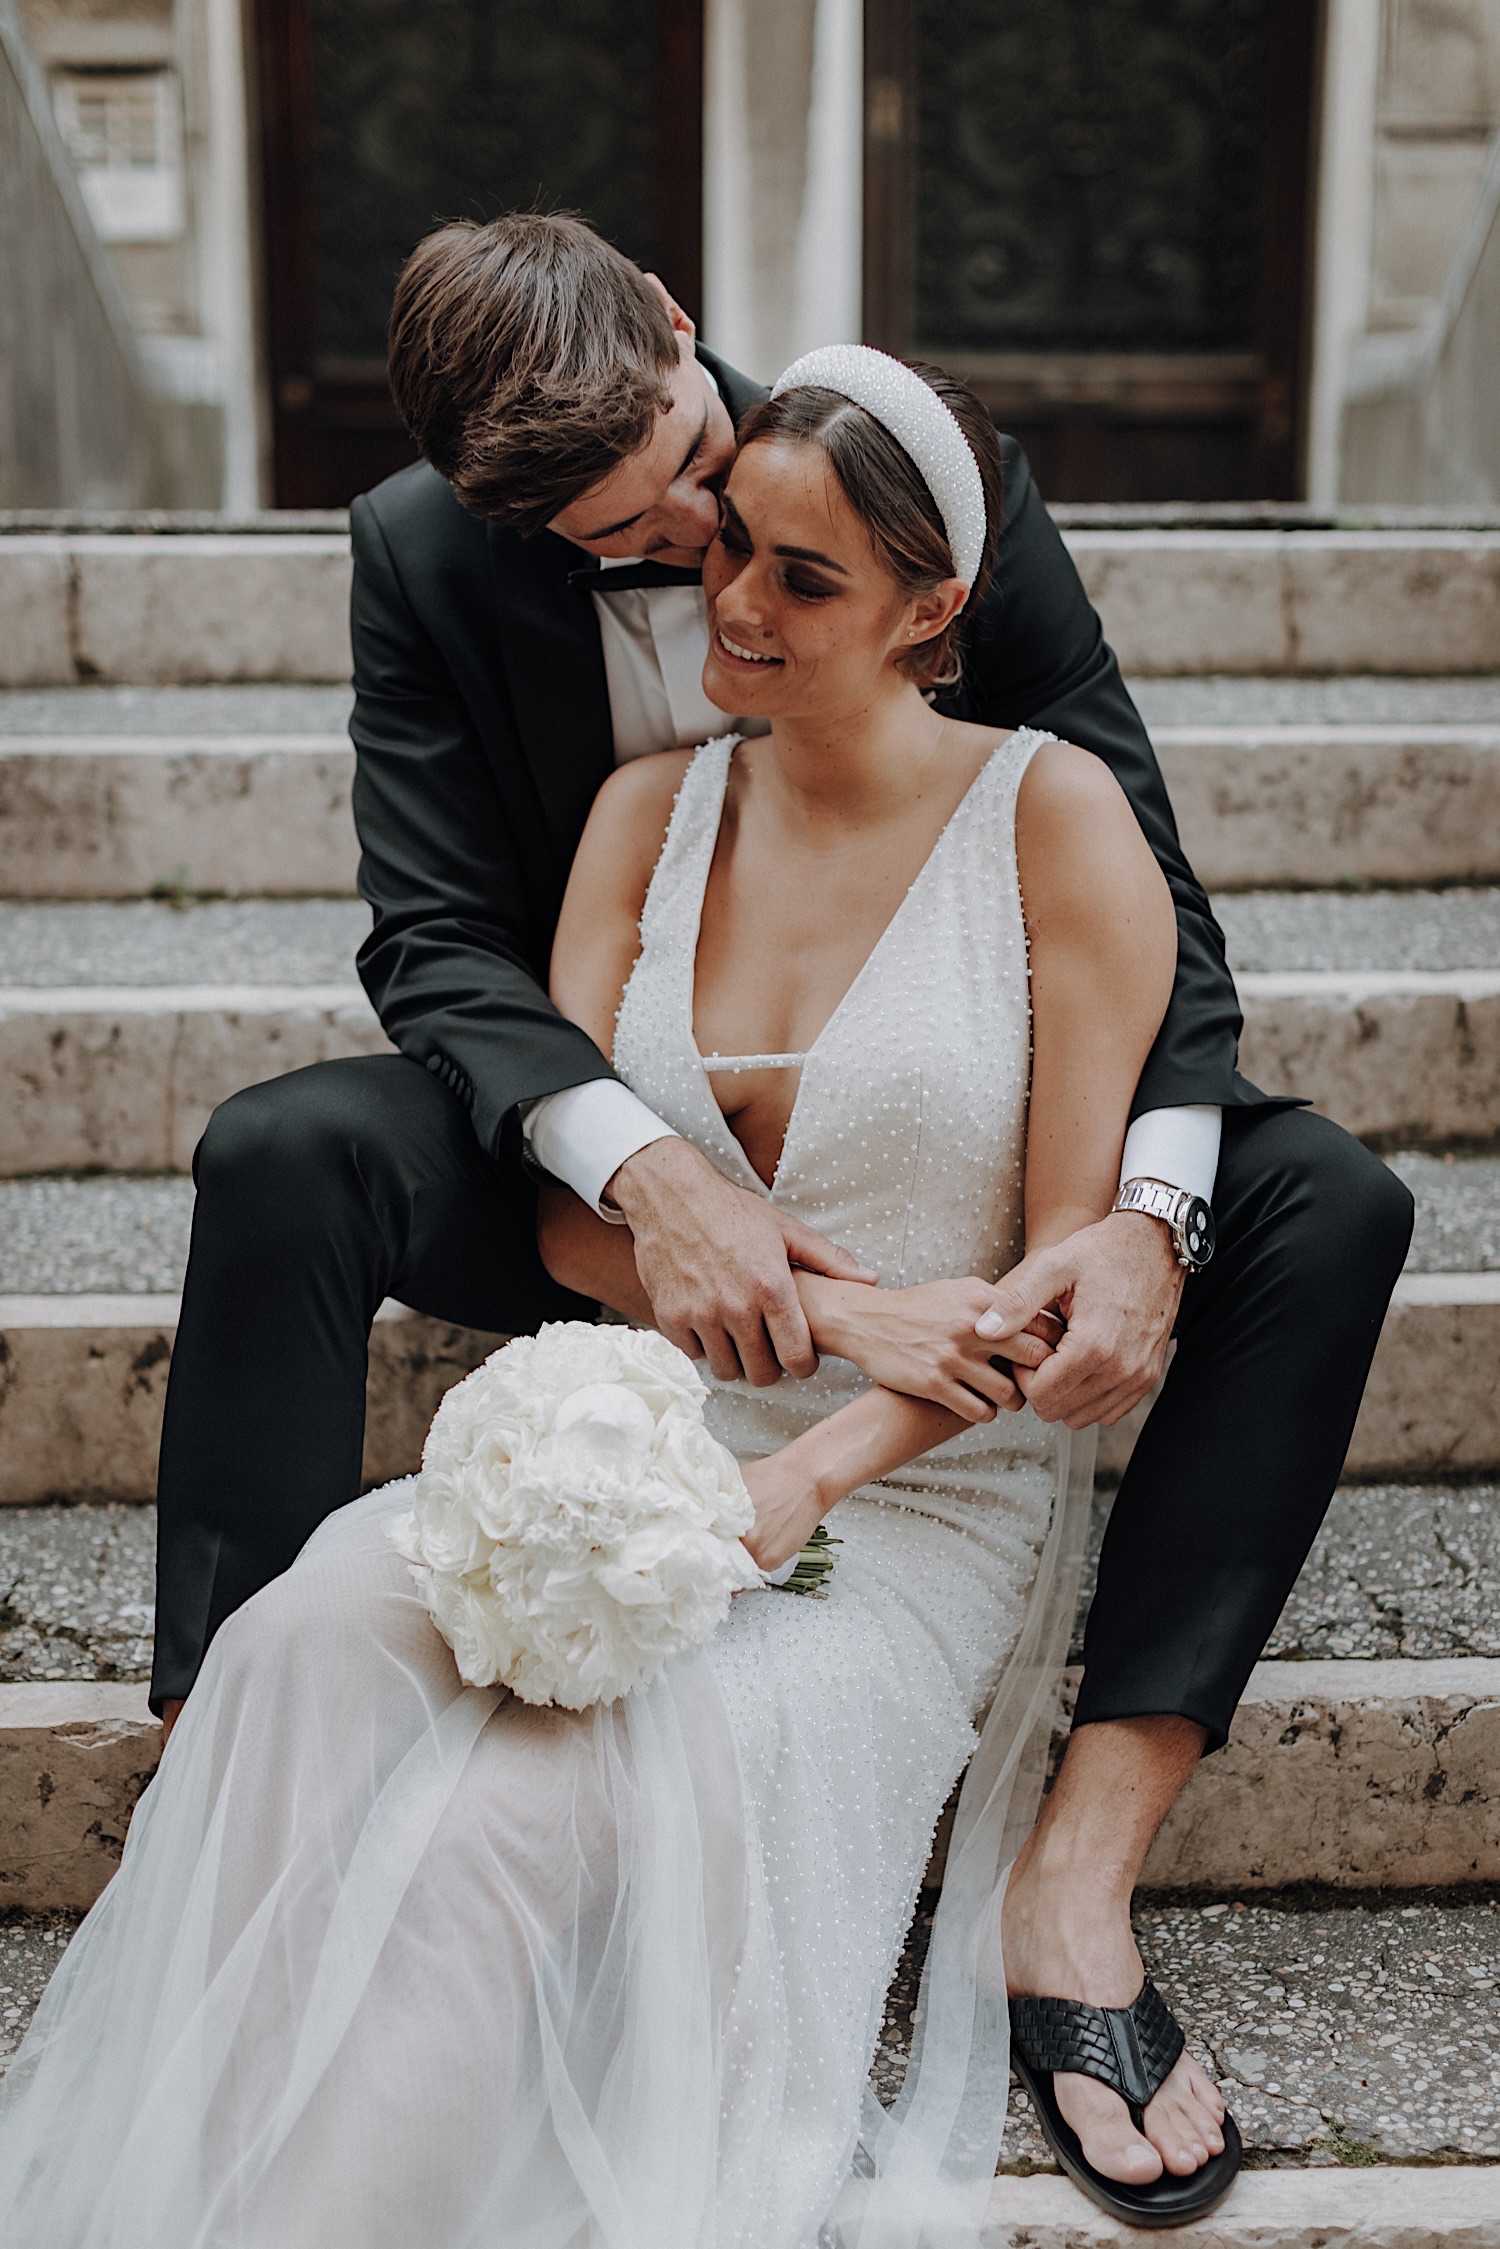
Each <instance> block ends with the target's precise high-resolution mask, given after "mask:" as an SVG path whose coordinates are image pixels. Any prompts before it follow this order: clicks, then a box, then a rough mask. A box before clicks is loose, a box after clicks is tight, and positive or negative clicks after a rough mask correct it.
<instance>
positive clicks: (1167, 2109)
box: [1145, 2055, 1224, 2178]
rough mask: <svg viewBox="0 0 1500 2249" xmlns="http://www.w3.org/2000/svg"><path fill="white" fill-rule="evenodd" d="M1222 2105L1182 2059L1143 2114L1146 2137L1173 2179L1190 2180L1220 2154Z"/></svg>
mask: <svg viewBox="0 0 1500 2249" xmlns="http://www.w3.org/2000/svg"><path fill="white" fill-rule="evenodd" d="M1223 2120H1224V2104H1223V2102H1222V2100H1220V2098H1219V2096H1218V2094H1217V2092H1216V2091H1215V2090H1214V2087H1213V2084H1212V2081H1211V2080H1210V2079H1209V2077H1208V2076H1207V2074H1206V2072H1205V2071H1203V2070H1202V2069H1201V2068H1200V2067H1199V2066H1198V2064H1197V2063H1196V2062H1194V2061H1192V2060H1190V2059H1189V2058H1188V2057H1187V2056H1186V2055H1184V2056H1183V2058H1182V2060H1181V2061H1179V2062H1178V2064H1177V2067H1176V2068H1175V2069H1174V2070H1173V2071H1172V2074H1171V2076H1170V2077H1169V2078H1168V2079H1167V2081H1166V2083H1165V2084H1164V2085H1163V2086H1162V2088H1161V2091H1160V2092H1159V2093H1158V2094H1157V2096H1156V2098H1155V2100H1154V2101H1152V2103H1151V2105H1150V2107H1149V2108H1148V2109H1147V2110H1146V2117H1145V2124H1146V2137H1147V2139H1148V2140H1149V2141H1150V2142H1151V2145H1152V2146H1153V2147H1154V2148H1155V2149H1156V2151H1157V2153H1158V2154H1159V2155H1160V2157H1161V2160H1162V2163H1163V2165H1164V2166H1165V2168H1166V2169H1167V2170H1168V2171H1170V2172H1171V2173H1172V2174H1173V2176H1174V2177H1175V2178H1190V2177H1191V2176H1192V2174H1193V2172H1194V2171H1198V2170H1201V2169H1202V2167H1203V2165H1204V2164H1205V2163H1206V2162H1207V2161H1208V2159H1209V2157H1210V2156H1213V2155H1221V2154H1222V2153H1223V2151H1224V2134H1223V2131H1222V2130H1221V2126H1222V2124H1223Z"/></svg>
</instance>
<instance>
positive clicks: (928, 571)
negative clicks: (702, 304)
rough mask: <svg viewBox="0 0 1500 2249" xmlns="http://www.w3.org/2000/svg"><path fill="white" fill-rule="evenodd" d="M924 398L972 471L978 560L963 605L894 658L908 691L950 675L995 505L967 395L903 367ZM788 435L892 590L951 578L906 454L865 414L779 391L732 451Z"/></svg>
mask: <svg viewBox="0 0 1500 2249" xmlns="http://www.w3.org/2000/svg"><path fill="white" fill-rule="evenodd" d="M908 364H909V365H910V366H911V369H912V372H913V374H916V375H920V376H921V378H922V380H923V382H924V383H925V384H926V385H927V387H928V389H929V390H933V391H936V393H937V395H938V397H939V398H940V399H941V400H942V402H943V404H944V405H945V406H946V407H947V408H948V410H949V412H950V413H951V414H952V415H953V418H954V420H955V421H956V422H957V423H958V426H959V428H960V429H961V430H962V431H963V433H964V436H965V437H966V438H967V440H968V443H969V450H970V452H971V453H972V454H973V455H974V458H975V460H976V461H977V462H978V464H979V476H980V481H981V483H982V484H983V486H984V508H985V518H986V521H985V533H984V553H983V556H982V557H981V560H980V564H979V569H978V571H977V573H976V575H975V579H974V583H973V585H972V586H971V587H970V588H969V599H968V601H967V603H966V605H965V607H964V608H963V609H962V610H961V611H960V612H959V615H958V616H957V617H955V618H954V620H953V622H952V624H951V625H949V626H948V627H947V628H946V629H945V630H944V631H943V632H940V633H939V634H937V636H936V637H935V638H934V639H932V640H924V641H922V642H921V643H920V644H919V645H918V646H917V647H916V648H913V649H912V650H911V651H910V653H909V654H907V655H903V656H900V657H898V658H897V660H896V661H897V669H898V670H899V671H900V672H902V673H903V674H904V676H905V677H906V678H907V679H909V680H911V681H912V682H913V684H914V685H915V686H917V687H921V688H928V687H947V686H950V685H951V684H952V683H953V681H955V680H956V679H957V678H958V676H959V670H960V665H961V656H960V648H959V639H960V630H961V627H962V624H963V620H964V618H965V617H966V616H968V615H970V614H971V613H972V611H973V609H974V607H975V604H976V603H977V602H978V601H979V600H980V599H981V598H982V596H983V594H984V590H985V588H986V586H988V584H989V582H990V572H991V571H992V570H993V568H994V565H995V548H996V545H997V544H998V542H999V537H1000V506H1001V499H1002V489H1001V468H1000V440H999V438H998V436H997V435H996V432H995V425H994V423H993V422H992V421H991V419H990V417H989V415H988V413H986V411H985V409H984V407H983V406H981V405H980V403H979V400H978V399H977V398H976V397H975V396H974V393H973V392H972V391H971V390H968V389H966V388H965V386H964V385H963V384H962V383H958V382H955V381H954V379H953V377H952V376H951V375H945V374H944V373H943V370H942V368H941V367H929V366H926V365H924V364H922V363H921V362H919V361H915V360H914V361H910V362H909V363H908ZM765 437H789V438H795V439H797V440H799V441H800V442H801V443H803V444H806V445H816V446H819V447H820V448H821V450H822V451H823V452H824V453H825V454H826V455H827V458H828V464H829V467H830V468H831V469H832V470H833V473H834V475H835V476H836V477H837V478H838V480H839V485H840V488H841V489H842V491H843V494H844V497H845V498H846V499H847V500H848V502H849V505H850V506H851V507H852V508H853V510H854V512H855V514H856V515H857V516H858V517H859V519H860V521H861V522H862V523H863V524H864V526H865V529H866V530H867V531H868V532H869V534H870V539H871V542H872V543H873V545H874V548H875V552H876V553H877V555H878V556H879V557H880V559H881V561H882V562H883V563H884V565H885V567H886V568H887V570H889V572H890V574H891V576H892V577H893V578H894V579H895V581H896V583H897V585H899V586H901V587H902V588H904V590H905V591H906V592H907V593H911V594H919V593H930V592H931V590H932V588H933V587H934V586H936V585H939V584H941V582H942V580H943V579H944V578H951V577H953V575H954V569H953V551H952V549H951V548H950V546H949V544H948V534H947V532H946V531H945V530H944V529H943V519H942V517H941V516H940V515H939V513H938V508H937V502H936V500H934V498H933V496H932V494H931V493H930V492H929V491H928V489H927V485H926V483H925V481H924V479H923V477H922V473H921V471H920V470H919V469H918V467H917V465H916V463H915V462H914V461H913V460H912V458H911V455H910V454H909V453H907V452H905V451H904V450H903V448H902V447H901V446H900V445H898V444H897V442H896V440H895V438H893V437H892V436H891V434H890V432H889V430H887V429H886V428H885V426H884V424H883V423H880V422H877V421H876V419H875V417H874V415H873V414H867V413H866V412H865V409H864V408H863V407H862V406H856V405H855V404H854V403H853V401H852V400H850V399H847V398H845V397H843V396H842V395H841V394H840V393H839V392H838V391H833V390H816V389H811V388H809V389H806V390H801V389H799V390H788V391H783V392H782V394H781V396H780V398H768V399H767V400H766V402H765V404H764V405H763V406H757V407H756V409H755V411H754V412H753V413H752V414H751V416H750V418H749V420H748V421H746V422H744V423H742V425H741V427H740V445H741V448H742V449H743V447H745V446H746V445H753V444H754V443H755V441H756V439H757V438H765Z"/></svg>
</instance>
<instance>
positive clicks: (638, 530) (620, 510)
mask: <svg viewBox="0 0 1500 2249" xmlns="http://www.w3.org/2000/svg"><path fill="white" fill-rule="evenodd" d="M670 310H671V314H672V326H673V327H674V328H675V329H676V331H677V347H678V352H679V358H678V362H677V371H676V373H675V374H674V375H673V377H672V381H671V390H672V410H671V412H670V413H669V414H663V415H661V416H659V418H658V420H657V423H656V427H655V430H654V431H653V433H652V435H651V436H650V437H649V438H648V439H647V441H646V443H645V444H644V445H643V446H642V447H641V449H640V451H639V452H638V453H632V454H630V455H629V457H628V458H627V459H626V460H623V461H621V463H620V464H619V466H618V468H615V469H612V470H611V471H610V473H609V475H608V476H606V477H604V478H602V479H601V481H600V482H599V483H598V484H595V485H591V486H590V488H589V490H588V491H587V492H585V493H584V494H583V495H582V497H581V498H579V499H577V500H574V501H573V502H572V503H571V505H570V506H568V507H565V508H564V509H563V511H562V513H561V514H560V515H555V516H554V517H553V518H552V521H551V523H550V524H549V525H548V526H547V528H548V530H549V531H556V532H559V533H560V534H561V536H562V537H563V538H564V539H571V540H572V542H573V544H574V546H575V547H582V548H583V549H584V551H585V552H586V553H588V554H598V555H649V556H650V557H651V558H652V560H653V561H656V562H670V563H676V564H679V565H680V566H681V567H683V568H684V569H689V570H695V569H697V568H698V566H699V564H700V563H701V562H702V560H703V556H704V552H705V550H706V549H707V547H708V546H709V544H710V543H711V541H712V540H713V538H714V536H715V534H716V533H717V531H718V528H719V493H720V491H721V489H722V488H723V484H724V479H725V477H726V476H727V475H728V474H729V470H730V467H731V465H732V463H733V461H734V424H733V423H732V422H731V420H730V419H729V413H728V409H727V408H726V406H725V404H724V401H723V399H722V398H720V396H719V393H718V389H717V387H716V386H715V385H714V383H712V382H711V381H710V380H709V378H708V375H707V374H706V372H705V370H704V369H703V368H702V367H701V366H700V365H699V364H698V360H697V358H696V357H695V355H694V349H693V324H692V322H691V321H690V320H689V319H688V317H687V315H686V313H684V312H682V311H681V310H679V308H678V307H677V306H676V305H671V306H670Z"/></svg>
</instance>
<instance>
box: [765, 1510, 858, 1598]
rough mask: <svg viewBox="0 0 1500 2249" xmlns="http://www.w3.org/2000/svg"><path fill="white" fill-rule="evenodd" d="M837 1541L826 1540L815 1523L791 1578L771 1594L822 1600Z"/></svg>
mask: <svg viewBox="0 0 1500 2249" xmlns="http://www.w3.org/2000/svg"><path fill="white" fill-rule="evenodd" d="M843 1543H844V1542H843V1540H842V1539H841V1538H830V1537H829V1535H828V1533H827V1531H826V1530H825V1529H824V1528H823V1525H822V1524H821V1523H819V1525H818V1527H817V1529H816V1530H815V1531H814V1532H813V1534H812V1537H811V1538H810V1539H809V1540H808V1542H807V1544H806V1545H805V1546H804V1547H803V1549H802V1552H801V1553H800V1554H799V1555H798V1556H797V1566H796V1568H795V1569H794V1570H793V1572H792V1574H791V1576H790V1577H789V1578H787V1579H785V1580H784V1582H783V1583H782V1584H780V1585H773V1586H772V1587H771V1588H770V1591H771V1592H773V1593H801V1594H802V1595H804V1596H805V1598H806V1599H808V1600H810V1601H826V1600H827V1598H828V1586H827V1582H826V1581H827V1579H828V1578H830V1577H831V1576H832V1575H833V1565H834V1559H835V1557H834V1552H833V1549H834V1548H835V1547H836V1546H842V1545H843Z"/></svg>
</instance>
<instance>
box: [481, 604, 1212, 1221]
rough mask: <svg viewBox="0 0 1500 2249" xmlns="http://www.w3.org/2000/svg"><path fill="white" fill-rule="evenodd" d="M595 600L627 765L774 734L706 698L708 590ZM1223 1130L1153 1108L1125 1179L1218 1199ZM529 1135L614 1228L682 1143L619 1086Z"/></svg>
mask: <svg viewBox="0 0 1500 2249" xmlns="http://www.w3.org/2000/svg"><path fill="white" fill-rule="evenodd" d="M610 567H611V566H610V563H609V561H607V560H605V561H603V562H602V563H601V571H602V572H607V571H608V570H609V568H610ZM617 567H618V565H617ZM593 601H594V607H595V609H596V610H597V611H598V616H599V633H600V638H601V640H602V641H603V644H604V676H605V679H606V681H607V682H608V686H609V715H610V721H611V724H612V726H613V728H614V738H615V762H616V764H618V765H623V764H625V763H626V761H627V760H628V759H631V758H637V757H646V756H649V755H650V754H651V753H652V752H654V751H657V750H669V749H688V748H692V747H695V746H696V745H697V744H699V743H701V742H708V741H711V740H712V739H713V738H714V736H715V735H717V734H734V733H739V734H763V733H765V732H767V727H766V723H765V721H764V720H763V719H743V718H730V717H727V716H726V715H725V713H724V712H723V711H721V710H720V709H719V708H718V706H717V704H714V703H711V702H710V701H709V699H708V697H707V696H706V695H705V694H704V692H703V665H704V661H705V659H706V657H707V655H708V617H707V613H706V611H705V609H704V604H703V589H702V587H701V586H650V587H640V586H634V587H630V588H627V590H626V591H625V592H623V593H615V594H612V593H609V592H608V591H607V590H604V589H603V588H601V589H600V590H599V591H598V592H596V593H595V594H594V596H593ZM1219 1126H1220V1112H1219V1111H1218V1110H1217V1109H1215V1108H1205V1107H1193V1108H1185V1109H1152V1110H1148V1111H1147V1113H1146V1115H1144V1116H1142V1117H1137V1118H1136V1120H1135V1123H1134V1124H1133V1125H1132V1126H1131V1127H1130V1130H1129V1132H1128V1133H1127V1134H1126V1136H1125V1154H1124V1161H1123V1163H1122V1165H1121V1169H1120V1179H1121V1182H1122V1183H1123V1182H1124V1181H1125V1180H1127V1179H1139V1178H1143V1177H1144V1178H1149V1179H1164V1180H1165V1181H1166V1182H1167V1184H1168V1186H1171V1187H1187V1188H1190V1189H1191V1191H1192V1192H1193V1193H1194V1194H1195V1195H1201V1196H1202V1197H1203V1199H1204V1201H1205V1202H1210V1201H1211V1200H1212V1199H1213V1191H1214V1179H1215V1176H1216V1174H1217V1171H1218V1164H1219ZM521 1127H522V1131H523V1133H524V1134H525V1138H526V1145H527V1147H528V1149H529V1150H530V1152H531V1155H532V1158H533V1160H534V1161H535V1162H536V1163H538V1164H540V1165H541V1167H542V1169H543V1171H548V1172H550V1173H551V1174H552V1176H553V1178H554V1179H561V1180H562V1181H563V1182H564V1184H565V1185H566V1186H569V1187H571V1188H572V1190H573V1192H574V1194H575V1195H578V1196H580V1197H581V1198H582V1200H583V1201H584V1202H586V1203H588V1204H589V1205H591V1207H592V1208H593V1209H595V1210H597V1211H598V1212H599V1214H600V1216H601V1217H603V1218H609V1219H618V1218H619V1213H618V1211H616V1210H615V1209H614V1208H613V1207H612V1206H611V1205H609V1204H608V1203H605V1202H604V1201H603V1199H602V1198H603V1195H604V1190H605V1188H606V1187H607V1186H608V1184H609V1182H610V1180H611V1179H613V1177H614V1175H615V1173H616V1172H617V1171H618V1170H619V1168H620V1166H621V1164H623V1163H625V1162H627V1161H628V1160H629V1158H630V1157H631V1156H634V1155H637V1154H639V1152H640V1150H641V1149H642V1148H646V1147H649V1146H650V1144H651V1142H652V1141H653V1140H667V1139H672V1138H675V1137H676V1135H675V1133H674V1131H673V1128H672V1126H671V1125H669V1124H664V1123H663V1122H662V1120H661V1118H660V1117H658V1116H657V1115H656V1114H655V1113H654V1111H652V1110H650V1109H648V1108H647V1107H646V1105H645V1103H644V1102H643V1101H638V1100H637V1099H636V1097H635V1095H634V1094H633V1093H632V1092H631V1091H630V1089H629V1088H628V1086H623V1085H621V1084H619V1083H618V1081H617V1080H615V1079H613V1078H595V1079H592V1080H590V1082H589V1083H588V1084H586V1085H575V1086H568V1087H567V1088H566V1089H565V1090H564V1091H563V1092H561V1093H549V1094H547V1095H545V1096H544V1097H543V1099H541V1100H540V1101H533V1102H531V1103H529V1104H528V1106H527V1107H526V1108H525V1110H524V1111H523V1113H522V1120H521Z"/></svg>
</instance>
